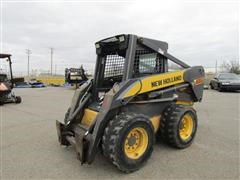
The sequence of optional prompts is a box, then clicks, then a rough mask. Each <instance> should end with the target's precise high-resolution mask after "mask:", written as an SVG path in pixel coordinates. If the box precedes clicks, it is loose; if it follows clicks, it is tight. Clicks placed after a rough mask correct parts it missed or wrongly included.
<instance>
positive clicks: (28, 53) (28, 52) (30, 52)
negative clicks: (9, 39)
mask: <svg viewBox="0 0 240 180" xmlns="http://www.w3.org/2000/svg"><path fill="white" fill-rule="evenodd" d="M26 54H27V60H28V61H27V73H28V80H29V60H30V54H32V51H31V50H30V49H26Z"/></svg>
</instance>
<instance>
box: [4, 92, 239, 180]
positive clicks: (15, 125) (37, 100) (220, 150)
mask: <svg viewBox="0 0 240 180" xmlns="http://www.w3.org/2000/svg"><path fill="white" fill-rule="evenodd" d="M14 91H15V93H16V94H17V95H21V96H22V98H23V103H21V104H18V105H16V104H7V105H4V106H2V107H0V115H1V134H0V135H1V149H0V150H1V159H0V160H1V170H2V171H1V178H2V179H11V178H14V179H30V178H34V179H42V178H57V179H60V178H61V179H67V178H71V179H113V178H114V179H166V178H177V179H178V178H179V179H180V178H184V179H185V178H191V179H192V178H201V179H206V178H207V179H212V178H221V179H226V178H231V179H239V120H240V116H239V113H240V110H239V101H240V93H234V92H232V93H227V92H223V93H220V92H217V91H213V90H206V91H205V92H204V100H203V102H202V103H198V104H196V106H195V107H196V109H197V112H198V117H199V127H198V132H197V136H196V139H195V142H194V143H193V144H192V146H191V147H189V148H187V149H184V150H176V149H173V148H171V147H168V146H167V145H165V144H163V143H160V142H157V143H156V145H155V147H154V152H153V154H152V156H151V158H150V159H149V161H148V162H147V164H146V165H145V166H144V167H143V168H142V169H140V170H139V171H137V172H134V173H131V174H127V175H126V174H123V173H122V172H120V171H118V170H117V169H116V168H115V167H114V166H113V165H112V164H110V163H109V162H108V161H107V160H106V159H105V158H104V157H103V156H102V155H101V154H98V155H97V157H96V159H95V161H94V163H93V164H92V165H83V166H81V164H80V162H79V161H78V160H77V159H76V154H75V150H74V149H73V148H71V147H70V148H64V147H61V146H59V144H58V141H57V135H56V128H55V120H56V119H59V120H62V119H63V117H64V114H65V112H66V110H67V108H68V105H69V104H70V100H71V97H72V95H73V93H74V91H73V90H69V89H64V88H43V89H15V90H14ZM1 178H0V179H1Z"/></svg>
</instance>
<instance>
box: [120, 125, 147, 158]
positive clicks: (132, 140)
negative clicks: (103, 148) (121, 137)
mask: <svg viewBox="0 0 240 180" xmlns="http://www.w3.org/2000/svg"><path fill="white" fill-rule="evenodd" d="M147 146H148V134H147V132H146V130H145V129H143V128H140V127H138V128H134V129H132V130H131V131H130V132H129V133H128V135H127V137H126V139H125V142H124V152H125V154H126V156H127V157H128V158H130V159H138V158H139V157H141V156H142V155H143V154H144V152H145V151H146V149H147Z"/></svg>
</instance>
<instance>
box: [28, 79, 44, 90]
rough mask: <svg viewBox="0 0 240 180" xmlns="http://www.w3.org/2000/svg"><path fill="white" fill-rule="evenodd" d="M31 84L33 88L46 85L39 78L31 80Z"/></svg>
mask: <svg viewBox="0 0 240 180" xmlns="http://www.w3.org/2000/svg"><path fill="white" fill-rule="evenodd" d="M29 84H30V85H31V86H32V88H43V87H45V85H44V84H43V83H42V82H41V81H37V80H31V81H30V82H29Z"/></svg>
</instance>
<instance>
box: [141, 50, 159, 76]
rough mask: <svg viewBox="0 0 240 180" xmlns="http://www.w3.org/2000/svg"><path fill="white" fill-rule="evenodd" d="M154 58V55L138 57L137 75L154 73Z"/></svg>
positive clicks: (155, 55)
mask: <svg viewBox="0 0 240 180" xmlns="http://www.w3.org/2000/svg"><path fill="white" fill-rule="evenodd" d="M156 57H157V54H156V53H151V54H143V55H139V73H153V72H155V70H156Z"/></svg>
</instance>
